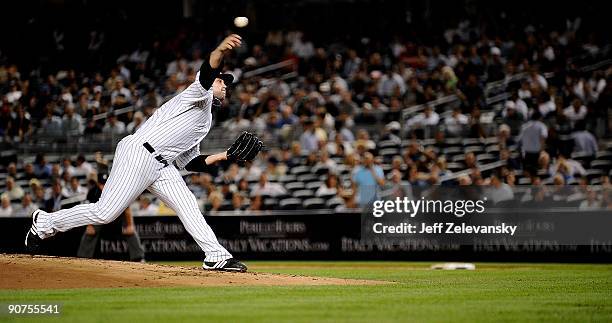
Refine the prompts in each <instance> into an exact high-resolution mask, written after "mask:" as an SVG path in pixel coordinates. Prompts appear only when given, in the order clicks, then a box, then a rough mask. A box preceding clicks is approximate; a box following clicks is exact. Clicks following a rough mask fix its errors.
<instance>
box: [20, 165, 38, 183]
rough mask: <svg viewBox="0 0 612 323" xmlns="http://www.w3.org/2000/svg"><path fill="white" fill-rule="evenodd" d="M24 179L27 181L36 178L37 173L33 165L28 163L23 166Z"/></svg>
mask: <svg viewBox="0 0 612 323" xmlns="http://www.w3.org/2000/svg"><path fill="white" fill-rule="evenodd" d="M23 173H24V175H23V177H24V178H25V179H27V180H30V179H33V178H36V177H37V176H36V173H35V172H34V165H32V164H31V163H27V164H25V166H23Z"/></svg>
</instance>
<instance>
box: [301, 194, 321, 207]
mask: <svg viewBox="0 0 612 323" xmlns="http://www.w3.org/2000/svg"><path fill="white" fill-rule="evenodd" d="M302 205H303V206H304V207H305V208H306V209H309V210H312V209H324V208H325V200H323V199H321V198H318V197H315V198H309V199H306V200H304V203H303V204H302Z"/></svg>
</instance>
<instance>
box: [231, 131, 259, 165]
mask: <svg viewBox="0 0 612 323" xmlns="http://www.w3.org/2000/svg"><path fill="white" fill-rule="evenodd" d="M263 148H264V145H263V142H262V141H261V140H259V138H257V136H255V135H254V134H252V133H250V132H246V131H244V132H243V133H242V134H241V135H240V136H239V137H238V138H237V139H236V140H235V141H234V143H233V144H232V145H231V147H230V148H229V149H228V150H227V159H228V160H230V161H235V162H245V161H251V160H253V159H255V157H257V154H258V153H259V152H260V151H261V150H262V149H263Z"/></svg>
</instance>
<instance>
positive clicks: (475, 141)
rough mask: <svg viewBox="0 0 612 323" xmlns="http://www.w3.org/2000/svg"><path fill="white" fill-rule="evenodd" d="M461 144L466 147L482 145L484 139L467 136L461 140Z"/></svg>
mask: <svg viewBox="0 0 612 323" xmlns="http://www.w3.org/2000/svg"><path fill="white" fill-rule="evenodd" d="M461 144H462V145H463V146H464V147H469V146H480V145H481V144H482V141H481V139H479V138H465V139H463V140H462V141H461Z"/></svg>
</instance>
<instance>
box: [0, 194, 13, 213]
mask: <svg viewBox="0 0 612 323" xmlns="http://www.w3.org/2000/svg"><path fill="white" fill-rule="evenodd" d="M3 216H4V217H8V216H13V206H12V205H11V200H10V199H9V198H8V196H6V195H2V197H0V217H3Z"/></svg>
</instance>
